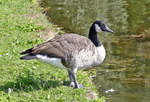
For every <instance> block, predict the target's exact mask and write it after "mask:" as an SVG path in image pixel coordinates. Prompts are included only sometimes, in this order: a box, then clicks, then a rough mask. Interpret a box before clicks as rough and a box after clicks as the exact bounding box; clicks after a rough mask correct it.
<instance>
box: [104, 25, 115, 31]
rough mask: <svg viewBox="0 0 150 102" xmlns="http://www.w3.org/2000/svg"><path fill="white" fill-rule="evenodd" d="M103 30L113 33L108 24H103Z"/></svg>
mask: <svg viewBox="0 0 150 102" xmlns="http://www.w3.org/2000/svg"><path fill="white" fill-rule="evenodd" d="M104 31H106V32H111V33H114V31H112V30H111V29H110V28H109V27H108V26H106V25H105V28H104Z"/></svg>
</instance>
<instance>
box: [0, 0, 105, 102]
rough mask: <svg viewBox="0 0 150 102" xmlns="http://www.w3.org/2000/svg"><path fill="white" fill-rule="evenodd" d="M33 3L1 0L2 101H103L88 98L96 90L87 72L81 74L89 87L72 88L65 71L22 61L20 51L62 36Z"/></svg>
mask: <svg viewBox="0 0 150 102" xmlns="http://www.w3.org/2000/svg"><path fill="white" fill-rule="evenodd" d="M34 2H35V0H34V1H33V0H0V102H91V101H92V102H103V101H104V99H105V98H104V97H101V98H97V99H95V100H90V99H88V98H87V97H86V96H87V89H91V90H95V87H94V86H93V84H92V82H91V81H90V78H89V76H88V74H87V72H83V71H79V72H78V80H79V82H80V83H83V84H84V85H85V86H86V88H85V89H72V88H70V87H68V84H69V79H68V75H67V71H66V70H65V69H60V68H56V67H54V66H51V65H47V64H43V63H41V62H38V61H21V60H20V59H19V58H20V55H19V52H20V51H22V50H25V49H27V48H30V47H33V46H34V45H36V44H38V43H42V42H43V41H44V40H43V38H45V36H47V37H49V36H54V35H55V34H58V33H61V31H60V30H58V29H57V27H56V26H54V25H53V24H52V23H50V22H48V21H47V19H46V17H45V16H44V15H43V14H42V13H40V12H42V9H41V8H40V7H38V6H37V5H36V4H35V3H34ZM49 29H50V30H49ZM45 39H47V38H45Z"/></svg>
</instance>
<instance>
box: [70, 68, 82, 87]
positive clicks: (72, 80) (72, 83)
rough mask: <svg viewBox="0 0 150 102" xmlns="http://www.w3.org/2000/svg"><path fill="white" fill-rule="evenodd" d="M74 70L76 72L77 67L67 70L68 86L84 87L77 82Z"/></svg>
mask: <svg viewBox="0 0 150 102" xmlns="http://www.w3.org/2000/svg"><path fill="white" fill-rule="evenodd" d="M76 72H77V68H75V69H73V70H69V71H68V74H69V78H70V86H71V87H73V88H84V86H83V85H82V84H78V81H77V78H76Z"/></svg>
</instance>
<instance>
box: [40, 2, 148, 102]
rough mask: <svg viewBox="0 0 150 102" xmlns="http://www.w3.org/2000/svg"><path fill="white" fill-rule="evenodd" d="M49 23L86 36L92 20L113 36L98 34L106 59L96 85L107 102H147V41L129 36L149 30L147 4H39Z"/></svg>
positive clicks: (99, 69) (98, 72) (98, 70)
mask: <svg viewBox="0 0 150 102" xmlns="http://www.w3.org/2000/svg"><path fill="white" fill-rule="evenodd" d="M41 6H42V7H44V8H45V10H46V11H45V12H46V14H47V15H48V16H49V17H50V21H52V22H54V23H55V24H57V25H59V26H61V27H63V28H64V30H65V32H73V33H78V34H81V35H84V36H87V35H88V31H89V27H90V26H91V24H92V23H93V21H95V20H102V21H104V22H105V23H106V24H107V25H108V26H109V27H110V28H111V29H112V30H114V31H115V33H114V34H107V33H103V34H99V39H100V41H101V42H102V43H103V44H104V46H105V48H106V51H107V56H106V59H105V61H104V63H103V64H101V65H100V66H99V68H98V69H97V74H96V78H95V81H94V82H95V84H96V86H97V89H98V91H99V93H100V94H102V95H104V96H106V97H108V98H109V99H108V100H107V101H108V102H150V101H149V100H150V54H149V52H150V41H145V40H138V39H135V38H132V37H131V35H137V34H142V33H143V32H145V31H146V30H148V29H150V1H149V0H41Z"/></svg>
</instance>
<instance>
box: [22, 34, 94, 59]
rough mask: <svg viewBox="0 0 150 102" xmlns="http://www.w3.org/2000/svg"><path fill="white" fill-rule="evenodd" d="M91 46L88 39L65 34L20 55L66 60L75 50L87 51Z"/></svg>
mask: <svg viewBox="0 0 150 102" xmlns="http://www.w3.org/2000/svg"><path fill="white" fill-rule="evenodd" d="M89 44H91V41H90V40H89V39H88V38H86V37H83V36H80V35H75V34H64V35H61V36H56V37H55V38H53V39H51V40H49V41H47V42H45V43H43V44H39V45H37V46H35V47H33V48H30V49H28V50H26V51H23V52H21V53H20V54H31V55H37V54H42V55H47V56H49V57H58V58H65V56H66V55H67V54H69V53H71V52H73V51H75V50H78V51H79V50H82V49H86V47H87V46H88V45H89Z"/></svg>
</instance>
